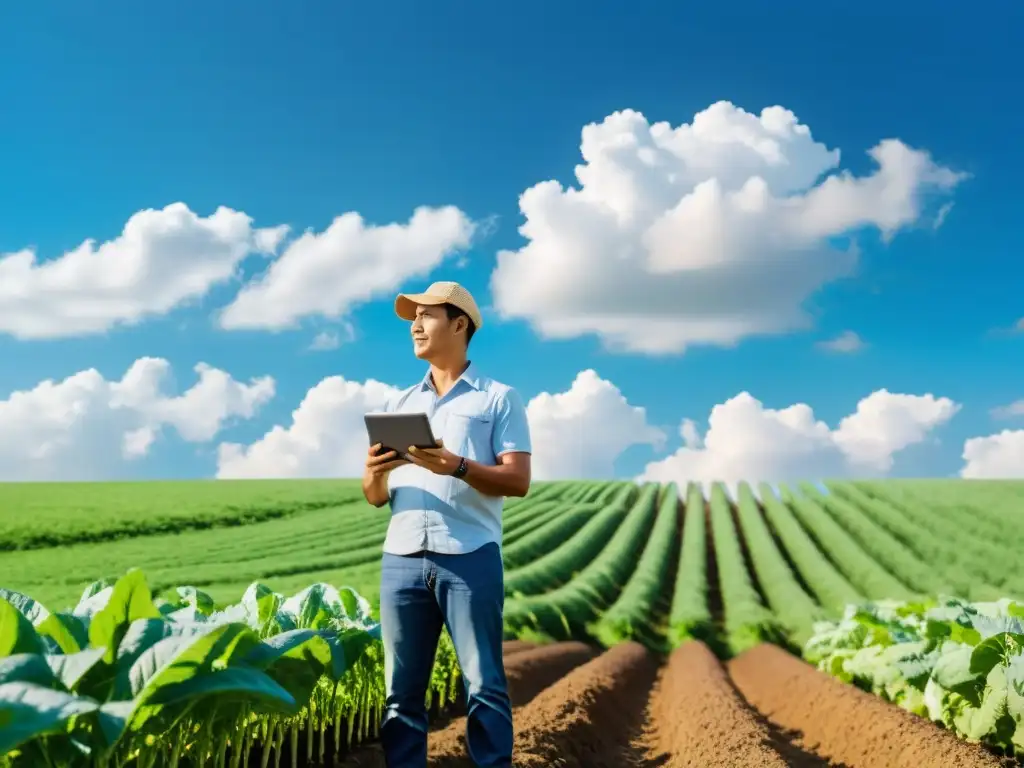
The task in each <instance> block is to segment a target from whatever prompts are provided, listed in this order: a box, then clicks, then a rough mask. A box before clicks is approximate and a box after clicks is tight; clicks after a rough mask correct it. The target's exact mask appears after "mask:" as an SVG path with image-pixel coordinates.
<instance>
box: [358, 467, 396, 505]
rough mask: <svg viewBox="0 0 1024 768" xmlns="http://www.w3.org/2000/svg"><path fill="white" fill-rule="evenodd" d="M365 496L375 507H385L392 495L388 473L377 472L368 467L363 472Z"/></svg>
mask: <svg viewBox="0 0 1024 768" xmlns="http://www.w3.org/2000/svg"><path fill="white" fill-rule="evenodd" d="M363 496H365V497H366V500H367V501H368V502H370V503H371V504H373V506H375V507H383V506H384V505H385V504H387V503H388V499H389V498H390V497H391V495H390V494H389V493H388V476H387V473H384V474H375V473H374V471H373V470H372V469H371V468H370V467H367V468H366V470H365V471H364V472H363Z"/></svg>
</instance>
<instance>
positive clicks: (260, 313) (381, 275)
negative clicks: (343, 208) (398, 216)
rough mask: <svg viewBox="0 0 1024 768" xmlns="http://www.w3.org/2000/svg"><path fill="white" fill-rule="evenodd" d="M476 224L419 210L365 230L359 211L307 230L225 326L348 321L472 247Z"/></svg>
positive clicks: (225, 318)
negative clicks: (360, 307)
mask: <svg viewBox="0 0 1024 768" xmlns="http://www.w3.org/2000/svg"><path fill="white" fill-rule="evenodd" d="M473 233H474V224H473V222H472V221H470V219H469V218H468V217H467V216H466V214H464V213H463V212H462V211H460V210H459V209H458V208H455V207H453V206H447V207H444V208H426V207H421V208H417V209H416V211H415V212H414V213H413V215H412V217H411V218H410V219H409V221H408V222H407V223H405V224H397V223H396V224H388V225H384V226H375V225H368V224H366V222H364V221H363V218H362V217H361V216H360V215H359V214H358V213H346V214H344V215H342V216H339V217H338V218H336V219H335V220H334V221H333V222H332V223H331V225H330V226H329V227H328V228H327V229H326V230H324V231H323V232H321V233H314V232H306V233H304V234H303V235H302V236H301V237H299V238H297V239H295V240H294V241H292V242H291V243H289V244H288V246H287V247H286V248H285V250H284V252H283V253H282V254H281V256H280V257H279V258H277V259H275V260H274V261H273V262H271V264H270V266H269V268H268V269H267V271H266V272H265V273H264V274H263V275H261V276H260V277H258V278H256V279H255V280H253V281H252V282H250V283H248V284H247V285H245V286H244V287H243V288H242V290H241V291H240V292H239V294H238V296H236V297H235V300H234V301H233V302H232V303H231V304H230V305H229V306H228V307H226V308H225V309H224V311H223V312H222V313H221V316H220V325H221V327H222V328H227V329H236V330H237V329H257V328H259V329H270V330H281V329H287V328H295V327H296V326H297V324H298V321H299V320H300V319H301V318H304V317H309V316H313V315H320V316H323V317H327V318H332V319H336V318H340V317H343V316H344V315H345V314H346V313H347V312H348V310H349V309H350V308H351V307H352V306H353V305H354V304H356V303H360V302H365V301H368V300H371V299H374V298H377V297H378V296H381V295H383V294H387V293H390V292H392V291H394V290H396V289H397V288H398V287H399V286H400V285H401V284H402V283H403V282H404V281H405V280H407V279H409V278H413V277H418V276H423V275H426V274H428V273H429V272H431V271H432V270H433V269H434V268H435V267H437V266H438V265H439V264H440V263H441V262H442V261H443V260H444V258H445V257H446V256H448V255H450V254H452V253H454V252H456V251H457V250H459V249H462V248H466V247H468V246H469V244H470V242H471V239H472V236H473Z"/></svg>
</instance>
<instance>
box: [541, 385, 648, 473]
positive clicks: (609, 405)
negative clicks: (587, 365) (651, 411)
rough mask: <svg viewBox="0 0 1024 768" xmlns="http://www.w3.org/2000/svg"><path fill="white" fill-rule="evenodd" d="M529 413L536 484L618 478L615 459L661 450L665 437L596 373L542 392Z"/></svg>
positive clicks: (641, 412) (645, 414)
mask: <svg viewBox="0 0 1024 768" xmlns="http://www.w3.org/2000/svg"><path fill="white" fill-rule="evenodd" d="M526 412H527V417H528V418H529V421H530V435H531V437H532V439H533V448H534V453H533V467H534V477H535V479H537V480H554V479H562V478H610V477H614V476H615V460H616V459H617V458H618V457H619V456H620V455H621V454H622V453H623V452H624V451H625V450H626V449H627V448H630V447H632V446H634V445H651V446H654V447H655V448H658V449H660V448H661V447H662V445H663V444H664V442H665V437H666V436H665V433H664V432H662V431H661V430H660V429H657V428H655V427H652V426H651V425H649V424H648V423H647V412H646V411H645V410H644V409H643V408H640V407H638V406H633V405H630V404H629V403H628V402H627V401H626V398H625V397H624V396H623V395H622V393H621V392H620V391H619V389H618V387H616V386H615V385H614V384H612V383H611V382H610V381H606V380H604V379H602V378H601V377H600V376H598V375H597V373H595V372H594V371H593V370H586V371H582V372H580V373H579V374H578V375H577V376H576V379H575V380H574V381H573V383H572V386H570V387H569V389H568V390H567V391H565V392H559V393H557V394H549V393H547V392H541V393H540V394H539V395H537V396H536V397H535V398H533V399H532V400H530V402H529V404H528V405H527V407H526Z"/></svg>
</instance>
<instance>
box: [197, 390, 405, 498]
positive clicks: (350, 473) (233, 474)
mask: <svg viewBox="0 0 1024 768" xmlns="http://www.w3.org/2000/svg"><path fill="white" fill-rule="evenodd" d="M397 392H398V390H397V389H396V388H395V387H392V386H390V385H388V384H382V383H381V382H379V381H374V380H373V379H369V380H368V381H366V382H365V383H361V382H357V381H347V380H346V379H344V378H342V377H341V376H331V377H329V378H326V379H324V380H323V381H321V382H320V383H319V384H317V385H316V386H315V387H313V388H312V389H310V390H309V392H307V393H306V396H305V397H304V398H303V399H302V402H301V403H299V407H298V408H296V409H295V410H294V411H293V412H292V423H291V425H290V426H288V427H282V426H275V427H274V428H273V429H271V430H270V431H269V432H267V433H266V434H265V435H264V436H263V437H262V438H260V439H259V440H257V441H256V442H255V443H253V444H252V445H248V446H244V445H240V444H238V443H222V444H221V445H220V446H219V448H218V457H217V477H219V478H259V477H358V476H360V475H362V473H363V466H364V464H365V462H366V449H367V442H366V427H365V425H364V423H363V414H365V413H367V412H369V411H377V410H380V409H381V408H382V407H383V406H384V403H385V402H386V401H387V399H388V398H389V397H390V396H391V395H393V394H396V393H397Z"/></svg>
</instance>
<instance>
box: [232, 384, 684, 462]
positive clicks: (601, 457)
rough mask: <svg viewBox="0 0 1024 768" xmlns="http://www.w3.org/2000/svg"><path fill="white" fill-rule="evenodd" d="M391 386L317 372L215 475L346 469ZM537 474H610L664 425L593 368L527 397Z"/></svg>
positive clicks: (359, 458)
mask: <svg viewBox="0 0 1024 768" xmlns="http://www.w3.org/2000/svg"><path fill="white" fill-rule="evenodd" d="M397 391H398V390H397V389H396V388H395V387H392V386H390V385H388V384H382V383H380V382H378V381H373V380H369V381H367V382H365V383H360V382H355V381H347V380H345V379H344V378H342V377H340V376H332V377H330V378H327V379H324V380H323V381H321V382H320V383H319V384H317V385H316V386H315V387H313V388H312V389H311V390H309V392H308V393H307V394H306V397H305V398H304V399H303V401H302V403H300V405H299V407H298V408H297V409H296V410H295V411H294V412H293V413H292V422H291V425H290V426H288V427H282V426H276V427H274V428H273V429H271V430H270V431H269V432H267V434H265V435H264V436H263V437H262V438H261V439H260V440H258V441H256V442H255V443H253V444H252V445H249V446H242V445H239V444H236V443H225V444H222V445H221V446H220V450H219V461H218V470H217V476H218V477H353V476H358V475H360V474H362V471H363V465H364V462H365V460H366V439H365V437H364V435H365V431H366V430H365V426H364V424H363V414H364V413H366V412H367V411H372V410H377V409H379V408H381V407H382V406H383V405H384V402H385V401H386V400H387V398H388V397H389V396H390V395H392V394H394V393H396V392H397ZM527 418H528V419H529V421H530V431H531V435H532V438H533V443H534V457H533V467H534V477H535V478H536V479H538V480H545V479H554V478H576V477H580V478H582V477H612V476H614V463H615V459H616V458H617V457H618V456H619V455H620V454H621V453H622V452H623V451H625V450H626V449H627V448H629V447H630V446H632V445H641V444H650V445H654V446H656V447H660V446H661V444H662V443H663V441H664V439H665V435H664V433H662V432H661V431H660V430H658V429H655V428H654V427H651V426H650V425H649V424H648V423H647V416H646V413H645V411H644V409H643V408H637V407H634V406H631V405H630V404H629V403H628V402H626V399H625V398H624V397H623V396H622V393H621V392H619V390H618V389H617V388H616V387H615V385H613V384H611V383H610V382H608V381H605V380H604V379H602V378H600V377H599V376H598V375H597V374H596V373H595V372H594V371H592V370H587V371H583V372H581V373H580V374H579V375H578V376H577V377H576V379H575V381H573V383H572V386H571V387H570V388H569V389H568V391H566V392H560V393H556V394H549V393H547V392H543V393H541V394H539V395H537V396H536V397H535V398H533V399H532V400H530V402H529V403H528V404H527Z"/></svg>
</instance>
